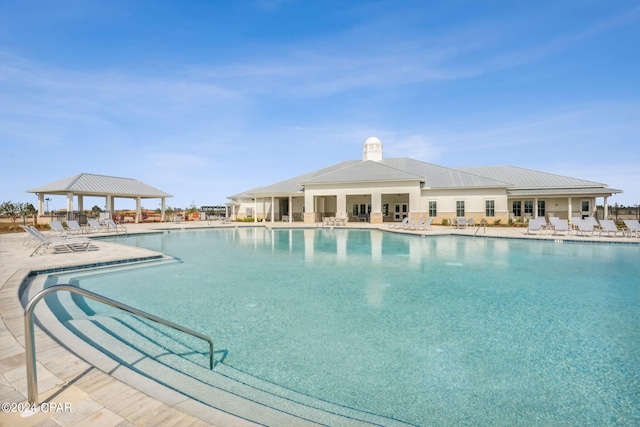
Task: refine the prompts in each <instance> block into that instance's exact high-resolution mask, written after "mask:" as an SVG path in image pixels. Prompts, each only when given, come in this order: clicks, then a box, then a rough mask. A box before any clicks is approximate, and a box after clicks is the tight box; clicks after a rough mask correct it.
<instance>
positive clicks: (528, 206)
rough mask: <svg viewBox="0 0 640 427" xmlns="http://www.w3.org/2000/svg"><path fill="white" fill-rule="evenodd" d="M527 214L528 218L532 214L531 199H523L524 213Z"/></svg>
mask: <svg viewBox="0 0 640 427" xmlns="http://www.w3.org/2000/svg"><path fill="white" fill-rule="evenodd" d="M527 214H528V215H529V218H531V217H532V216H533V200H525V201H524V215H525V216H527Z"/></svg>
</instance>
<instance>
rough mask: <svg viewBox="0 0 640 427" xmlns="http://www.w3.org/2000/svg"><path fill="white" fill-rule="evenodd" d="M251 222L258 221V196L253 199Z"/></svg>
mask: <svg viewBox="0 0 640 427" xmlns="http://www.w3.org/2000/svg"><path fill="white" fill-rule="evenodd" d="M253 222H258V198H257V197H254V199H253Z"/></svg>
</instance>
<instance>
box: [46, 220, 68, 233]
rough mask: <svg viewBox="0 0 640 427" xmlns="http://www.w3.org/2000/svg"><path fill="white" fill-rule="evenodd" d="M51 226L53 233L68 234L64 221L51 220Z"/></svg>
mask: <svg viewBox="0 0 640 427" xmlns="http://www.w3.org/2000/svg"><path fill="white" fill-rule="evenodd" d="M49 227H51V232H52V233H58V235H60V236H66V235H67V233H68V230H67V229H66V228H64V226H63V225H62V223H61V222H60V221H51V222H49Z"/></svg>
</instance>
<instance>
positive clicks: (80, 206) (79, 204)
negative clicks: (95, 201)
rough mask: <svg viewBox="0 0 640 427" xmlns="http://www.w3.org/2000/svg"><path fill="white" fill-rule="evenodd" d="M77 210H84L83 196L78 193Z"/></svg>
mask: <svg viewBox="0 0 640 427" xmlns="http://www.w3.org/2000/svg"><path fill="white" fill-rule="evenodd" d="M78 210H79V211H80V213H82V211H84V198H83V196H81V195H80V194H78Z"/></svg>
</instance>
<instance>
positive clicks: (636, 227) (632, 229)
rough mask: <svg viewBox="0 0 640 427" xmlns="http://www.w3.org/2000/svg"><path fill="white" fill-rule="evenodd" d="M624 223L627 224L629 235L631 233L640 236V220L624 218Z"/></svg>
mask: <svg viewBox="0 0 640 427" xmlns="http://www.w3.org/2000/svg"><path fill="white" fill-rule="evenodd" d="M624 225H626V226H627V233H628V234H629V237H631V235H632V234H633V235H634V236H635V237H638V236H640V221H638V220H637V219H625V220H624Z"/></svg>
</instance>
